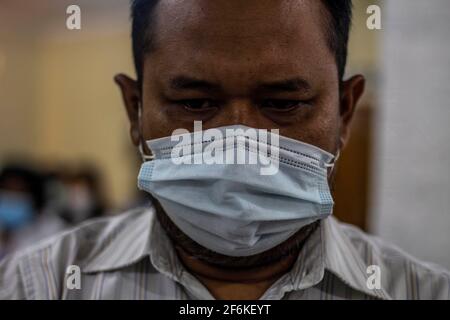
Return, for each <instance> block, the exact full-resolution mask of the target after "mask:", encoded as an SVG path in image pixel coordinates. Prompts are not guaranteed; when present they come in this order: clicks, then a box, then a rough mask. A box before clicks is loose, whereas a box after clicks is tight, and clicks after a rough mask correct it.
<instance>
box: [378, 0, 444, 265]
mask: <svg viewBox="0 0 450 320" xmlns="http://www.w3.org/2000/svg"><path fill="white" fill-rule="evenodd" d="M383 11H384V26H383V28H384V33H383V46H384V48H383V49H382V56H381V58H380V60H381V63H382V68H383V69H382V70H381V75H382V82H381V88H382V97H381V103H380V113H379V118H378V119H377V124H378V127H377V134H378V137H377V138H378V139H377V140H378V147H377V150H376V152H375V154H376V160H377V161H376V162H377V163H378V166H377V167H376V168H375V170H374V172H375V179H376V184H375V190H376V195H375V199H374V200H375V201H374V205H375V208H374V212H373V214H372V217H373V221H372V228H373V230H372V231H374V232H375V233H376V234H378V235H380V236H382V237H383V238H385V239H386V240H389V241H391V242H393V243H395V244H397V245H398V246H400V247H401V248H403V249H405V250H406V251H407V252H409V253H411V254H413V255H415V256H416V257H418V258H420V259H424V260H429V261H432V262H436V263H439V264H441V265H443V266H445V267H447V268H449V269H450V123H449V122H450V1H448V0H433V1H423V0H394V1H385V2H384V6H383Z"/></svg>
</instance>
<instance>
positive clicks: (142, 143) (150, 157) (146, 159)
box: [138, 103, 155, 162]
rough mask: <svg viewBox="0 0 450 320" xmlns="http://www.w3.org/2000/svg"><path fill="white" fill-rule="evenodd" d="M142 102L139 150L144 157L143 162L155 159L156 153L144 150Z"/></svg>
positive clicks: (139, 109)
mask: <svg viewBox="0 0 450 320" xmlns="http://www.w3.org/2000/svg"><path fill="white" fill-rule="evenodd" d="M141 119H142V104H141V103H139V106H138V121H139V133H140V138H139V140H140V141H139V147H138V148H139V152H140V154H141V157H142V162H148V161H152V160H155V155H153V154H152V155H147V154H146V153H145V151H144V143H145V142H144V139H143V138H142V122H141Z"/></svg>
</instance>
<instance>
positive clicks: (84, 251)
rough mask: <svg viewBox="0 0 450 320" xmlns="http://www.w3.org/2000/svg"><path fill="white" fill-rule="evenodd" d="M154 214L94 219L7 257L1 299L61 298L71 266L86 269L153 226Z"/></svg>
mask: <svg viewBox="0 0 450 320" xmlns="http://www.w3.org/2000/svg"><path fill="white" fill-rule="evenodd" d="M151 215H152V213H151V212H150V211H149V210H148V209H144V208H139V209H134V210H131V211H128V212H125V213H122V214H119V215H117V216H111V217H107V218H100V219H94V220H90V221H87V222H85V223H82V224H81V225H79V226H77V227H74V228H72V229H69V230H67V231H65V232H62V233H60V234H58V235H55V236H52V237H50V238H48V239H46V240H44V241H41V242H38V243H37V244H35V245H32V246H30V247H28V248H26V249H25V250H21V251H19V252H17V253H14V254H13V255H11V256H9V257H5V258H4V259H3V260H2V261H1V262H0V299H58V296H59V292H60V291H61V285H62V283H63V281H64V279H65V276H66V270H67V268H68V267H69V266H73V265H76V266H84V265H86V264H88V263H89V261H91V260H93V259H96V258H97V257H98V256H101V255H102V253H103V251H104V250H105V248H107V247H108V245H109V244H110V243H111V242H113V241H114V240H115V239H118V238H121V237H124V236H127V235H128V236H129V235H130V232H131V231H132V230H136V226H138V225H139V226H142V225H143V224H145V223H150V222H149V221H150V218H151ZM44 287H45V290H46V292H45V293H42V290H40V289H41V288H44Z"/></svg>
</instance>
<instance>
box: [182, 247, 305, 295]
mask: <svg viewBox="0 0 450 320" xmlns="http://www.w3.org/2000/svg"><path fill="white" fill-rule="evenodd" d="M176 250H177V253H178V256H179V258H180V260H181V262H182V263H183V265H184V266H185V267H186V269H187V270H188V271H189V272H191V273H192V274H193V275H194V276H195V277H197V279H199V281H200V282H201V283H202V284H203V285H204V286H205V287H206V288H207V289H208V290H209V291H210V292H211V294H212V295H213V296H214V297H215V298H216V299H221V300H257V299H259V298H261V296H262V295H263V294H264V293H265V292H266V291H267V289H269V288H270V286H272V285H273V284H274V283H275V282H276V281H277V280H278V279H279V278H280V277H281V276H282V275H284V274H286V273H287V272H288V271H289V270H290V269H291V268H292V266H293V265H294V263H295V261H296V259H297V257H298V252H296V253H292V254H290V255H288V256H286V257H285V258H284V259H281V260H279V261H276V262H273V263H271V264H269V265H265V266H261V267H257V268H245V269H229V268H221V267H218V266H214V265H211V264H209V263H207V262H205V261H201V260H199V259H196V258H194V257H192V256H191V255H189V254H188V253H187V252H186V251H184V250H183V249H182V248H180V247H177V248H176Z"/></svg>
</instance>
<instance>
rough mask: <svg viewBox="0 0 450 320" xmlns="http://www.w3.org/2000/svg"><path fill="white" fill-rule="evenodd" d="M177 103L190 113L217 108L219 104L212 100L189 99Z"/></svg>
mask: <svg viewBox="0 0 450 320" xmlns="http://www.w3.org/2000/svg"><path fill="white" fill-rule="evenodd" d="M176 102H177V103H178V104H180V105H182V106H183V107H184V108H186V109H187V110H189V111H206V110H211V109H213V108H215V107H217V102H216V101H214V100H211V99H189V100H179V101H176Z"/></svg>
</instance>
